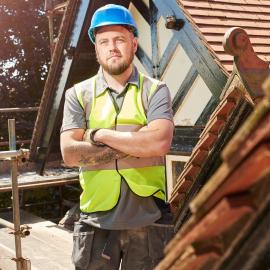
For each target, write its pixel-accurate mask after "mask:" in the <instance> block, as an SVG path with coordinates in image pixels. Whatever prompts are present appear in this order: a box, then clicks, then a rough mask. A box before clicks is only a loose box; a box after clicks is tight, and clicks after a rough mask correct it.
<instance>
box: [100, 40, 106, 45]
mask: <svg viewBox="0 0 270 270" xmlns="http://www.w3.org/2000/svg"><path fill="white" fill-rule="evenodd" d="M99 44H100V45H106V44H107V41H106V40H101V41H100V42H99Z"/></svg>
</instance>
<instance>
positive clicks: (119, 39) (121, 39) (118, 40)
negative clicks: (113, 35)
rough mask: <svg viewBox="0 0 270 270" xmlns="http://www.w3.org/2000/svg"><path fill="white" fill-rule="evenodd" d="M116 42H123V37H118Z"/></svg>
mask: <svg viewBox="0 0 270 270" xmlns="http://www.w3.org/2000/svg"><path fill="white" fill-rule="evenodd" d="M116 42H118V43H123V42H125V40H124V39H123V38H118V39H117V40H116Z"/></svg>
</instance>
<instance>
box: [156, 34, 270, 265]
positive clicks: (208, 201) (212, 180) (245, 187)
mask: <svg viewBox="0 0 270 270" xmlns="http://www.w3.org/2000/svg"><path fill="white" fill-rule="evenodd" d="M237 31H238V30H237ZM237 31H236V32H234V31H232V32H230V33H231V35H230V36H229V38H228V42H227V43H226V44H227V46H232V47H231V48H229V49H232V48H233V46H236V45H235V44H230V42H231V40H232V39H234V38H235V37H237V35H238V33H237ZM242 34H243V35H245V33H244V32H242ZM247 44H249V43H247ZM250 46H251V45H250V44H249V45H248V46H246V50H247V51H248V53H249V54H246V53H247V51H246V52H245V50H242V53H241V55H238V56H237V57H236V58H235V61H236V62H237V63H236V64H237V66H238V67H239V69H238V70H239V71H240V72H237V71H235V72H233V74H232V75H231V76H230V78H229V80H228V83H227V85H226V86H225V88H224V91H225V93H226V94H224V97H223V99H222V100H221V102H220V104H219V105H218V107H217V108H216V110H215V111H214V112H213V114H212V115H211V117H210V120H209V121H208V123H207V125H206V127H205V130H204V131H203V132H202V134H201V136H200V140H199V142H198V144H197V145H196V147H195V148H194V150H193V152H192V155H191V157H190V160H189V161H188V162H187V163H186V165H185V167H184V169H183V171H182V173H181V175H180V176H179V177H178V179H177V184H176V186H175V188H174V191H173V193H172V196H171V204H172V207H173V209H174V212H175V216H176V224H177V226H176V228H178V227H181V228H180V230H179V232H178V233H177V234H176V236H175V237H174V239H173V240H172V241H171V242H170V243H169V245H168V246H167V247H166V249H165V253H166V254H165V258H164V260H163V261H162V262H161V263H160V264H159V265H158V266H157V268H156V270H167V269H177V270H189V269H190V270H191V269H192V270H194V269H196V270H203V269H205V270H212V269H215V270H221V269H222V270H223V269H224V270H236V269H241V270H248V269H252V270H256V269H258V270H263V269H269V266H270V258H269V256H268V254H269V250H270V232H269V229H268V227H269V222H270V192H269V190H270V189H269V188H270V166H269V165H270V124H269V123H270V70H269V66H268V67H267V63H265V65H263V68H264V70H263V71H265V72H261V71H260V70H261V69H260V68H261V66H262V65H261V64H262V62H261V60H260V61H259V59H256V57H257V56H256V55H255V54H254V52H253V50H252V49H251V47H250ZM235 48H236V47H234V49H235ZM247 55H248V56H249V57H246V56H247ZM243 57H244V59H242V58H243ZM239 59H240V60H241V61H242V60H243V61H244V62H241V61H239ZM251 59H252V61H250V60H251ZM256 64H257V68H258V69H257V70H256V68H255V66H256ZM248 65H249V66H248ZM243 67H245V69H244V75H246V73H245V72H246V70H249V69H250V67H252V68H254V69H253V72H254V73H256V72H257V73H258V74H261V76H260V77H259V76H258V77H257V79H258V81H257V84H256V87H258V85H259V83H260V82H262V81H263V80H264V79H265V74H267V73H268V74H269V79H268V83H265V92H266V96H265V97H264V99H263V100H262V99H261V101H260V102H259V103H258V105H257V106H256V108H255V110H254V112H252V113H251V108H252V107H253V106H254V104H257V101H258V100H259V99H258V98H257V96H256V91H253V90H254V89H250V87H251V88H252V87H253V86H254V84H253V82H249V81H245V84H243V80H242V79H243V78H242V76H241V70H243ZM258 71H259V72H258ZM245 78H246V77H245ZM249 83H250V84H249ZM246 87H248V88H249V90H247V88H246ZM258 90H260V89H259V88H258ZM254 101H256V102H255V103H254ZM247 117H248V118H247ZM245 120H246V121H245ZM239 124H241V127H240V128H239ZM235 132H236V133H235ZM230 133H231V134H230ZM231 135H233V137H232V136H231ZM229 139H230V142H229V143H227V142H228V140H229ZM225 145H226V146H225ZM221 149H223V150H222V154H221V157H222V160H220V162H219V161H218V158H219V153H220V151H221ZM219 165H220V166H219ZM218 166H219V167H218ZM217 168H218V169H217ZM202 186H203V188H201V187H202ZM198 192H199V193H198ZM196 194H197V196H195V195H196ZM191 199H193V200H192V201H191ZM187 206H188V210H189V211H190V213H189V215H190V216H189V219H188V221H186V220H187V216H188V215H187ZM179 220H180V221H179ZM179 224H180V225H179Z"/></svg>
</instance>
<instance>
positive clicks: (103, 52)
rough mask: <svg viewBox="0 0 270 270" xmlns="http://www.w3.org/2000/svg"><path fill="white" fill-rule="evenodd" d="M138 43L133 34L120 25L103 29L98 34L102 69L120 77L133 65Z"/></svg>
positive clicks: (99, 58)
mask: <svg viewBox="0 0 270 270" xmlns="http://www.w3.org/2000/svg"><path fill="white" fill-rule="evenodd" d="M137 46H138V42H137V39H136V38H135V37H134V35H133V33H131V32H130V31H128V30H127V29H126V28H125V27H123V26H120V25H110V26H104V27H101V29H99V30H98V31H97V33H96V43H95V49H96V55H97V60H98V62H99V64H100V65H101V66H102V68H103V69H104V70H105V71H106V72H108V73H109V74H111V75H120V74H122V73H123V72H124V71H126V70H127V68H128V67H129V66H130V65H131V63H132V61H133V58H134V54H135V52H136V50H137Z"/></svg>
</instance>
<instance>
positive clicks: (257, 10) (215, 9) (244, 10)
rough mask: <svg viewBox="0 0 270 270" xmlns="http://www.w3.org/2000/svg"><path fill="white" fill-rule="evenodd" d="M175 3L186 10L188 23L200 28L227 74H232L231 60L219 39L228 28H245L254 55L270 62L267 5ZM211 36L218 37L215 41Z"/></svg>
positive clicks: (216, 0) (218, 0)
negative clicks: (256, 54) (229, 72)
mask: <svg viewBox="0 0 270 270" xmlns="http://www.w3.org/2000/svg"><path fill="white" fill-rule="evenodd" d="M178 2H179V4H180V5H181V6H182V7H183V8H184V9H185V13H187V14H189V15H190V18H189V20H190V21H191V22H193V23H194V24H195V25H196V27H198V28H199V30H200V31H201V33H202V34H203V35H204V37H205V38H206V40H207V42H208V43H209V44H210V47H211V48H212V50H213V51H214V52H215V54H216V56H217V58H218V59H219V60H220V62H221V63H222V64H223V66H224V67H225V69H226V70H227V71H232V63H233V57H230V58H229V57H228V56H227V57H224V49H223V46H222V37H221V36H223V35H224V34H225V32H226V31H227V30H228V29H229V28H231V27H237V26H238V27H242V28H244V29H245V30H246V31H247V33H248V35H249V36H250V37H251V42H252V43H253V44H254V50H255V52H256V53H258V55H259V56H260V57H263V58H264V60H266V61H270V30H269V29H270V1H259V0H230V1H229V0H197V1H195V0H178ZM209 35H212V36H209ZM214 35H217V38H216V39H215V36H214ZM253 39H254V41H257V42H254V41H253Z"/></svg>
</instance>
